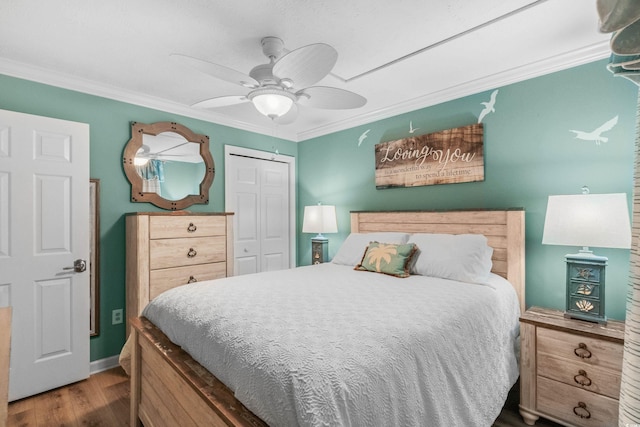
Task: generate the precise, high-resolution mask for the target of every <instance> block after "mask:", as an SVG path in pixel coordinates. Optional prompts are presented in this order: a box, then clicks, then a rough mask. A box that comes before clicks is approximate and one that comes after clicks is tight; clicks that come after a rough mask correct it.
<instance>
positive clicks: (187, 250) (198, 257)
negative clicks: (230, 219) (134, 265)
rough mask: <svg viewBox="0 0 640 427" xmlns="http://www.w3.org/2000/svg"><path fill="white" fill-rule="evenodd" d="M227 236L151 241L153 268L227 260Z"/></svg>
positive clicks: (150, 255)
mask: <svg viewBox="0 0 640 427" xmlns="http://www.w3.org/2000/svg"><path fill="white" fill-rule="evenodd" d="M225 242H226V238H225V236H215V237H192V238H183V239H157V240H151V241H150V242H149V266H150V269H151V270H157V269H160V268H169V267H180V266H185V265H195V264H208V263H213V262H222V261H225V260H226V257H227V249H226V245H225Z"/></svg>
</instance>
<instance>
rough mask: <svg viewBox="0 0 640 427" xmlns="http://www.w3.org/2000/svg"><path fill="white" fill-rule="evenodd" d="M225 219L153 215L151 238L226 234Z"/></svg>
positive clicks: (150, 230)
mask: <svg viewBox="0 0 640 427" xmlns="http://www.w3.org/2000/svg"><path fill="white" fill-rule="evenodd" d="M225 221H226V219H225V218H224V217H222V216H220V217H215V216H197V215H190V216H186V215H185V216H152V217H151V218H150V219H149V238H150V239H172V238H179V237H201V236H224V235H225V233H226V222H225Z"/></svg>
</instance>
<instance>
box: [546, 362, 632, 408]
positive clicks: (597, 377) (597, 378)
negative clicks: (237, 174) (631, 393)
mask: <svg viewBox="0 0 640 427" xmlns="http://www.w3.org/2000/svg"><path fill="white" fill-rule="evenodd" d="M538 375H541V376H543V377H546V378H550V379H552V380H557V381H560V382H563V383H565V384H568V385H570V386H573V387H578V388H582V389H584V390H588V391H592V392H594V393H599V394H604V395H605V396H609V397H611V398H614V399H617V398H618V396H619V395H620V371H618V370H613V369H608V368H602V367H600V366H593V365H589V364H588V363H584V362H581V361H576V360H570V359H565V358H562V357H557V356H553V355H550V354H544V353H541V354H540V355H539V357H538Z"/></svg>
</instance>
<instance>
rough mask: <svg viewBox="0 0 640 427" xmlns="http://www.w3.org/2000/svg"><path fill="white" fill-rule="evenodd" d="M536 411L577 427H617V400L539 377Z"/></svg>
mask: <svg viewBox="0 0 640 427" xmlns="http://www.w3.org/2000/svg"><path fill="white" fill-rule="evenodd" d="M536 394H537V402H538V403H537V410H538V411H540V412H543V413H545V414H549V415H551V416H553V417H555V418H558V419H559V420H563V421H566V422H567V423H570V424H572V425H578V426H594V427H603V426H615V425H618V401H617V400H615V399H611V398H609V397H606V396H602V395H599V394H596V393H591V392H588V391H586V390H582V389H579V388H576V387H572V386H569V385H566V384H563V383H560V382H558V381H553V380H550V379H547V378H544V377H538V384H537V392H536Z"/></svg>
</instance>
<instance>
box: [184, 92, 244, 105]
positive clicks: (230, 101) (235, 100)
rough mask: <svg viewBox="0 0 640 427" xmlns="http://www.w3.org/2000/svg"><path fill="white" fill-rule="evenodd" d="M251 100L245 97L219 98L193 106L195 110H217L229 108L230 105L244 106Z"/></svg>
mask: <svg viewBox="0 0 640 427" xmlns="http://www.w3.org/2000/svg"><path fill="white" fill-rule="evenodd" d="M248 101H249V99H248V98H247V97H246V96H245V95H230V96H218V97H216V98H209V99H205V100H203V101H200V102H196V103H195V104H193V105H192V107H194V108H217V107H227V106H229V105H236V104H242V103H243V102H248Z"/></svg>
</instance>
